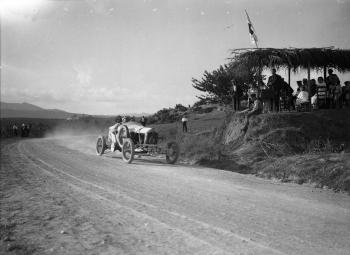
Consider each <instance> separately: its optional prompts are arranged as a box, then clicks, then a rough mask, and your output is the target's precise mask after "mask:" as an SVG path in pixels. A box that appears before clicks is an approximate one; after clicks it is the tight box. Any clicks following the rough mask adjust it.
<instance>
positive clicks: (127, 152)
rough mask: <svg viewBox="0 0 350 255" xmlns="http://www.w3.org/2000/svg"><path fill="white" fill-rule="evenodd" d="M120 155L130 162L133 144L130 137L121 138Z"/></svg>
mask: <svg viewBox="0 0 350 255" xmlns="http://www.w3.org/2000/svg"><path fill="white" fill-rule="evenodd" d="M122 155H123V160H124V161H125V162H126V163H128V164H130V163H131V162H132V160H133V159H134V155H135V145H134V142H133V141H132V140H131V139H130V138H124V139H123V146H122Z"/></svg>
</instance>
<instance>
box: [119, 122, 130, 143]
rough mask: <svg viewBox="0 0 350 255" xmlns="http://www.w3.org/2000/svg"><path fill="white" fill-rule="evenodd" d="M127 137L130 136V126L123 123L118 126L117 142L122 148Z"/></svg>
mask: <svg viewBox="0 0 350 255" xmlns="http://www.w3.org/2000/svg"><path fill="white" fill-rule="evenodd" d="M125 138H130V132H129V128H128V127H127V126H126V125H121V126H120V127H119V128H118V134H117V142H118V144H119V146H120V148H123V140H124V139H125Z"/></svg>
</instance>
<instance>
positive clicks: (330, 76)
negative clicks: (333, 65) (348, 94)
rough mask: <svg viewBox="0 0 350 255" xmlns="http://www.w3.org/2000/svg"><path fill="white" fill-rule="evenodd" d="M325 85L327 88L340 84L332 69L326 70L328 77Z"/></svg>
mask: <svg viewBox="0 0 350 255" xmlns="http://www.w3.org/2000/svg"><path fill="white" fill-rule="evenodd" d="M326 84H327V86H328V88H329V86H330V85H333V86H336V85H338V84H340V80H339V78H338V76H337V75H336V74H334V73H333V70H332V69H328V76H327V78H326Z"/></svg>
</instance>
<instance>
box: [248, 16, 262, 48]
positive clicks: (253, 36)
mask: <svg viewBox="0 0 350 255" xmlns="http://www.w3.org/2000/svg"><path fill="white" fill-rule="evenodd" d="M245 14H247V21H248V29H249V34H250V40H251V41H252V44H255V46H256V47H257V48H259V47H258V36H257V35H256V33H255V29H254V27H253V23H252V22H251V20H250V18H249V15H248V12H247V11H246V10H245Z"/></svg>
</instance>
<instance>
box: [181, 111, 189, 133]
mask: <svg viewBox="0 0 350 255" xmlns="http://www.w3.org/2000/svg"><path fill="white" fill-rule="evenodd" d="M181 121H182V131H183V132H186V133H187V121H188V119H187V116H186V115H184V116H183V117H182V119H181Z"/></svg>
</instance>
